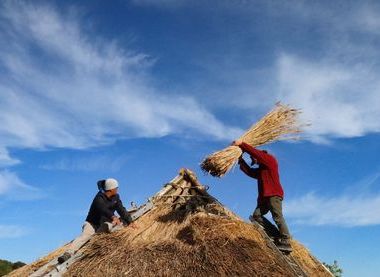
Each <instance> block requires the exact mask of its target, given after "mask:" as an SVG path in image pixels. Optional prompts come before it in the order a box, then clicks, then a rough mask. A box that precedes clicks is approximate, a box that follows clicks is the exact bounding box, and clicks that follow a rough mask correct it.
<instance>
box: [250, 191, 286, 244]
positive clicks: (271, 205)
mask: <svg viewBox="0 0 380 277" xmlns="http://www.w3.org/2000/svg"><path fill="white" fill-rule="evenodd" d="M269 211H270V212H271V214H272V218H273V221H274V222H275V223H276V225H277V227H278V230H279V231H280V236H281V237H282V238H290V233H289V229H288V226H287V225H286V222H285V219H284V216H283V215H282V198H281V197H279V196H271V197H265V198H264V199H263V200H262V201H260V202H258V204H257V207H256V209H255V211H254V212H253V218H254V219H255V220H256V221H257V222H258V223H259V224H262V225H263V224H264V222H263V218H262V217H263V216H264V215H265V214H267V213H268V212H269Z"/></svg>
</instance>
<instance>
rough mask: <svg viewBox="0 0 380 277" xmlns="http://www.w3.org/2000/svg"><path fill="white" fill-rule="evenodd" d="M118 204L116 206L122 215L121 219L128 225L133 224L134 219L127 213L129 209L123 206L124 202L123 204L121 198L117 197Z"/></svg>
mask: <svg viewBox="0 0 380 277" xmlns="http://www.w3.org/2000/svg"><path fill="white" fill-rule="evenodd" d="M117 197H118V199H117V204H116V211H117V213H118V214H119V215H120V218H121V219H122V220H123V221H124V222H125V223H126V224H127V225H129V224H131V223H132V217H131V215H130V214H129V212H128V211H127V209H126V208H125V207H124V206H123V202H121V200H120V197H119V196H117Z"/></svg>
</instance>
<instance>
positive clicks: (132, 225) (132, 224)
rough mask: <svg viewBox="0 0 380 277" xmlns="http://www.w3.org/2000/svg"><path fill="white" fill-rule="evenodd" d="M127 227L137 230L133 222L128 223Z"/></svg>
mask: <svg viewBox="0 0 380 277" xmlns="http://www.w3.org/2000/svg"><path fill="white" fill-rule="evenodd" d="M128 226H130V227H131V228H133V229H137V228H138V227H137V225H136V223H134V222H132V223H130V224H129V225H128Z"/></svg>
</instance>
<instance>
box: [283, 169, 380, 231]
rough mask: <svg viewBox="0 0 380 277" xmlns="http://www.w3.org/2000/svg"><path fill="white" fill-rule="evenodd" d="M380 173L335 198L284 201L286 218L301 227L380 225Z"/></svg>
mask: <svg viewBox="0 0 380 277" xmlns="http://www.w3.org/2000/svg"><path fill="white" fill-rule="evenodd" d="M379 184H380V173H379V172H375V174H372V175H371V176H367V177H366V178H363V179H362V180H360V181H359V182H357V183H355V184H353V185H350V186H347V188H346V189H345V190H344V191H342V192H341V193H340V194H339V195H336V196H321V195H317V194H316V193H314V192H310V193H307V194H306V195H303V196H301V197H297V198H293V199H290V200H287V201H285V203H284V213H285V214H286V217H288V218H290V219H292V220H294V222H296V223H299V224H307V225H317V226H318V225H335V226H340V227H354V226H367V225H379V224H380V214H379V213H377V212H375V211H378V210H379V209H380V193H379Z"/></svg>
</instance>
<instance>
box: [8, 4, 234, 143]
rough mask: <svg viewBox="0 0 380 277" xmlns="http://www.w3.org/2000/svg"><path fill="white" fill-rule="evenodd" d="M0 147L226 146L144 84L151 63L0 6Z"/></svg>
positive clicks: (203, 119) (192, 113) (31, 7)
mask: <svg viewBox="0 0 380 277" xmlns="http://www.w3.org/2000/svg"><path fill="white" fill-rule="evenodd" d="M0 18H1V20H2V24H1V26H3V28H2V29H0V41H1V42H0V51H1V53H2V54H1V55H0V68H1V69H2V71H3V77H2V78H0V137H1V141H0V145H2V147H3V148H7V147H30V148H44V147H68V148H86V147H89V146H94V145H100V144H104V143H110V142H113V141H114V140H115V139H118V138H128V137H159V136H164V135H168V134H173V133H176V134H179V133H186V132H190V133H192V134H193V135H195V134H200V135H203V136H209V137H210V138H214V139H231V138H233V137H234V136H236V134H239V133H240V130H238V129H235V128H229V127H228V126H224V125H223V124H222V123H221V122H220V121H218V120H217V119H216V118H215V117H214V116H213V115H212V114H211V113H210V112H208V111H206V109H204V108H203V107H202V106H201V105H200V104H199V103H198V102H197V101H196V100H194V99H192V98H191V97H189V96H171V97H168V96H165V92H162V91H157V90H156V89H155V88H154V87H153V86H151V85H150V77H149V74H148V73H147V71H146V68H147V66H149V64H150V63H151V59H150V58H149V57H148V56H147V55H144V54H136V53H133V52H132V51H128V50H127V49H123V48H121V47H119V46H118V45H117V43H114V42H109V41H104V40H102V39H101V38H99V37H96V38H94V37H91V35H90V34H88V33H86V32H85V30H83V29H81V28H80V23H79V22H78V19H77V18H75V17H73V16H71V15H62V14H59V13H58V12H57V11H56V10H55V9H53V8H51V7H49V6H39V5H35V4H32V3H25V2H5V3H2V9H1V12H0Z"/></svg>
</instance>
